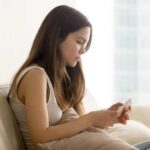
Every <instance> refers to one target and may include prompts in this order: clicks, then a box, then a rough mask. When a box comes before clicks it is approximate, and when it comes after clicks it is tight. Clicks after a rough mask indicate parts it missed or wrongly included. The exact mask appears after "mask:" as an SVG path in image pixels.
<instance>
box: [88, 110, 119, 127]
mask: <svg viewBox="0 0 150 150" xmlns="http://www.w3.org/2000/svg"><path fill="white" fill-rule="evenodd" d="M89 115H90V121H91V124H92V126H94V127H97V128H102V129H103V128H108V127H109V126H113V125H114V123H117V122H118V118H117V112H116V111H111V110H108V109H107V110H100V111H93V112H91V113H89Z"/></svg>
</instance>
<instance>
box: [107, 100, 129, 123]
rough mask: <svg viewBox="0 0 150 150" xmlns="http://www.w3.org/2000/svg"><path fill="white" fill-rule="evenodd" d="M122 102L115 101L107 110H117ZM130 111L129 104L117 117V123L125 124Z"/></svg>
mask: <svg viewBox="0 0 150 150" xmlns="http://www.w3.org/2000/svg"><path fill="white" fill-rule="evenodd" d="M122 105H123V103H120V102H119V103H116V104H114V105H112V106H111V107H110V108H108V110H112V111H117V110H118V108H119V107H120V106H122ZM130 111H131V106H130V107H129V108H124V110H123V112H122V114H121V116H120V117H118V123H122V124H126V123H127V120H129V112H130Z"/></svg>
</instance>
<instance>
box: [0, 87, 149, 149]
mask: <svg viewBox="0 0 150 150" xmlns="http://www.w3.org/2000/svg"><path fill="white" fill-rule="evenodd" d="M8 88H9V87H8V85H0V150H23V149H24V144H23V140H22V137H21V134H20V132H19V130H18V127H17V123H16V120H15V117H14V114H13V112H12V110H11V108H10V106H9V104H8V102H7V100H6V95H7V92H8ZM130 117H131V119H132V120H137V121H139V122H142V123H143V124H144V125H141V126H140V128H141V131H142V130H143V129H145V128H146V133H147V131H148V130H149V131H150V105H149V106H148V105H145V106H144V105H143V106H142V105H135V106H133V108H132V113H131V115H130ZM131 124H133V125H135V127H133V128H135V129H136V123H132V122H131V123H129V125H131ZM146 126H147V127H146ZM122 128H123V132H122V130H121V129H122ZM131 130H132V129H131ZM125 131H127V132H128V131H130V130H127V127H125V126H115V127H114V128H111V129H110V130H108V132H110V133H111V134H113V135H114V136H117V137H119V138H122V139H124V140H126V141H127V142H129V143H131V144H134V143H135V142H136V141H131V139H130V140H128V139H129V138H134V137H133V136H130V135H128V136H126V135H125V136H126V138H124V137H125V136H124V133H125ZM141 131H140V132H141ZM134 132H136V131H134ZM138 132H139V128H138V129H137V133H136V134H137V135H138V134H140V135H141V133H140V132H139V133H138ZM129 134H132V132H131V133H129ZM120 135H121V136H120ZM134 136H135V135H134ZM143 140H150V133H148V135H145V134H142V136H141V137H140V136H139V137H138V140H137V141H138V142H141V141H143Z"/></svg>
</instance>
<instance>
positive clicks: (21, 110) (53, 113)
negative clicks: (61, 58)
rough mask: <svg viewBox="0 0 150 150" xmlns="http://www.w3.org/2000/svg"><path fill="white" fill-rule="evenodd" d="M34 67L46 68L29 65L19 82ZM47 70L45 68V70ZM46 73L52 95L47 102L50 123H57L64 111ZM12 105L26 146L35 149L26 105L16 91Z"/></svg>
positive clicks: (11, 101)
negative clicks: (28, 125)
mask: <svg viewBox="0 0 150 150" xmlns="http://www.w3.org/2000/svg"><path fill="white" fill-rule="evenodd" d="M33 68H37V69H41V70H44V69H43V68H42V67H39V66H38V65H32V66H29V67H27V68H25V69H24V70H23V71H22V72H21V73H20V75H19V76H18V79H17V84H16V85H18V83H19V81H20V80H21V78H22V77H23V76H24V75H25V74H26V73H27V72H28V71H29V70H31V69H33ZM44 72H45V70H44ZM45 75H46V77H47V83H48V86H49V89H50V96H49V99H48V102H47V108H48V116H49V125H55V124H56V123H57V122H58V121H59V120H60V119H61V117H62V111H61V109H60V108H59V106H58V104H57V102H56V98H55V94H54V90H53V87H52V84H51V81H50V79H49V77H48V75H47V73H46V72H45ZM9 98H10V105H11V107H12V110H13V112H14V114H15V116H16V119H17V122H18V125H19V129H20V131H21V133H22V136H23V139H24V142H25V146H26V148H27V149H29V150H31V149H34V146H33V144H32V142H31V138H30V136H29V134H28V129H27V122H26V116H25V115H26V109H25V105H24V104H23V103H22V102H21V101H20V100H19V98H18V96H17V94H16V93H10V96H9Z"/></svg>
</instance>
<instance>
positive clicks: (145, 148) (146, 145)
mask: <svg viewBox="0 0 150 150" xmlns="http://www.w3.org/2000/svg"><path fill="white" fill-rule="evenodd" d="M134 146H135V147H136V148H138V149H139V150H150V141H144V142H142V143H137V144H134Z"/></svg>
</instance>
